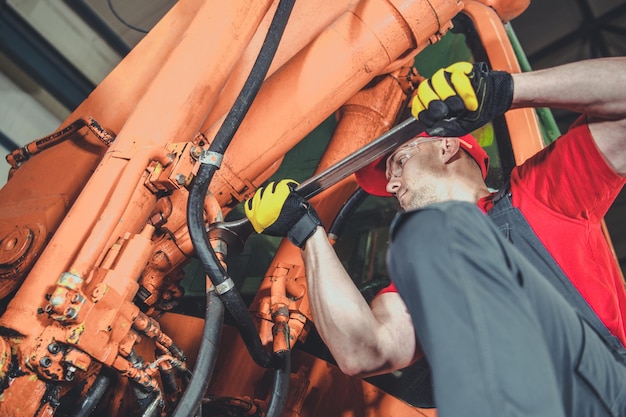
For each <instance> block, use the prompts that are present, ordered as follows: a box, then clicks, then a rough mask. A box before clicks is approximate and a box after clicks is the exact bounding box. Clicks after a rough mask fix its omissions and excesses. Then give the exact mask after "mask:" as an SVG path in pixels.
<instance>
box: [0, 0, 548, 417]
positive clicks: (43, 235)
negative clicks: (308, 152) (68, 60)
mask: <svg viewBox="0 0 626 417" xmlns="http://www.w3.org/2000/svg"><path fill="white" fill-rule="evenodd" d="M527 5H528V2H527V1H485V2H479V1H473V0H468V1H463V2H462V1H459V0H436V1H435V0H320V1H315V2H313V1H304V2H295V3H294V2H293V1H285V0H283V1H270V0H256V1H253V2H250V1H245V0H231V1H220V0H184V1H183V0H181V1H178V2H176V4H175V5H174V6H173V7H172V9H171V10H170V12H169V13H168V14H167V15H166V16H165V17H164V18H163V19H162V20H161V21H160V22H159V23H158V24H157V25H156V26H155V27H154V28H153V29H152V30H151V31H150V33H149V34H148V35H147V36H146V37H145V38H144V39H143V40H142V41H141V42H140V43H139V44H138V45H137V47H136V48H134V49H133V50H132V51H131V52H130V53H129V54H128V55H127V56H126V57H125V58H124V59H123V61H122V62H121V63H120V64H119V65H118V66H117V67H116V68H115V69H114V70H113V71H112V72H111V73H110V74H109V75H108V76H107V77H106V78H105V79H104V80H103V81H102V83H100V84H99V85H98V86H97V87H96V89H95V90H94V91H93V92H92V93H91V94H90V95H89V97H88V98H87V99H86V100H85V101H84V102H83V103H82V104H80V105H79V106H78V107H77V108H76V109H75V110H74V111H73V112H72V113H71V114H70V116H69V117H68V118H67V119H66V120H65V121H64V122H63V123H62V124H61V126H59V128H58V130H57V131H56V132H53V133H51V135H50V136H48V137H45V138H41V139H38V140H35V141H33V142H32V143H31V144H29V145H27V146H26V147H24V148H22V149H19V150H17V151H15V152H13V153H12V154H10V155H9V156H8V157H7V160H8V162H9V163H10V164H11V165H12V169H11V176H10V179H9V181H8V182H7V183H6V185H5V186H4V187H3V188H2V189H0V298H1V299H2V315H1V316H0V331H1V332H0V358H1V360H0V392H1V393H2V395H1V396H0V415H3V416H15V417H31V416H37V417H43V416H55V415H57V416H66V415H71V416H89V415H93V416H113V415H128V416H135V415H137V416H157V415H158V416H183V415H185V416H187V415H189V416H191V415H196V414H198V413H199V411H198V410H200V409H203V410H205V412H204V414H202V415H227V414H226V413H227V412H231V413H234V412H235V411H233V410H237V411H236V412H237V413H239V414H236V415H243V414H245V413H247V414H248V415H273V416H276V415H302V416H308V415H340V414H342V415H343V414H344V413H346V414H352V415H382V414H390V415H396V414H401V415H414V416H423V415H435V412H436V411H435V410H434V409H430V408H424V407H419V406H416V405H411V404H409V403H407V402H406V401H404V400H402V399H400V398H398V397H397V396H396V395H393V394H391V393H390V392H388V391H389V390H385V389H383V388H381V387H379V386H376V385H374V384H372V383H370V382H367V381H362V380H360V379H355V378H351V377H348V376H346V375H343V374H341V372H340V371H339V370H338V368H337V367H335V366H334V365H333V363H332V359H329V358H323V357H320V355H317V356H316V355H314V354H312V353H310V352H306V351H304V350H298V349H296V347H297V346H298V343H304V342H305V341H306V339H307V336H308V335H309V333H310V332H311V320H312V317H311V313H310V310H309V307H308V302H307V296H306V282H305V279H304V276H305V275H304V274H305V273H306V271H305V270H304V266H303V264H302V259H301V257H300V253H299V251H298V250H297V248H295V247H293V246H292V245H290V244H288V243H286V242H282V243H281V244H280V246H279V247H278V249H277V251H276V253H275V255H274V256H273V259H272V261H271V263H270V266H269V268H268V270H267V272H266V273H265V275H264V276H263V277H262V279H260V280H259V282H260V283H259V286H258V289H256V290H255V293H254V296H253V297H252V299H251V300H247V302H246V301H244V300H243V298H242V297H241V295H240V293H239V291H240V286H239V285H237V284H238V283H236V282H234V280H233V279H232V278H231V277H230V276H229V271H231V270H232V269H236V266H237V265H236V264H233V263H232V262H233V261H232V255H233V254H232V253H229V249H230V250H231V251H232V249H233V248H232V247H230V248H229V242H227V241H223V240H221V239H219V238H218V239H213V238H211V237H210V236H209V234H208V232H207V231H208V229H209V226H210V225H211V224H213V223H215V222H220V221H223V220H224V219H225V218H226V217H227V216H229V215H236V213H237V208H238V205H239V203H240V202H241V201H243V200H244V199H246V198H248V197H250V196H251V195H252V194H253V193H254V191H255V190H256V189H257V188H258V187H259V186H260V185H262V184H263V183H264V182H266V181H267V180H268V179H269V178H270V177H272V176H273V175H275V174H277V173H280V171H279V169H280V168H281V164H282V163H283V161H284V160H285V159H286V158H288V155H289V153H290V152H292V151H293V150H294V149H295V148H297V146H299V145H301V144H302V143H304V142H305V140H306V141H311V140H312V139H313V140H321V141H322V142H323V143H321V144H320V143H315V142H314V143H313V146H314V147H315V148H316V149H318V150H319V149H323V150H324V151H323V152H321V153H320V154H319V155H316V156H315V157H313V159H314V161H313V162H314V166H313V167H312V168H313V170H314V172H321V171H322V170H324V169H325V168H327V167H329V166H331V165H332V164H333V163H335V162H337V161H339V160H340V159H342V158H344V157H345V156H347V155H349V154H350V153H352V152H354V151H356V150H358V149H359V148H361V147H363V146H365V145H366V144H368V143H370V142H371V141H372V140H373V139H374V138H376V137H377V136H379V135H380V134H382V133H383V132H385V131H387V130H389V129H390V128H391V127H392V126H394V125H395V124H396V123H397V122H398V121H399V120H400V119H401V118H402V117H406V109H407V100H408V98H409V97H410V95H411V93H412V91H413V89H414V88H415V86H416V85H417V83H418V82H419V80H420V79H421V75H420V74H419V71H417V70H416V67H417V66H418V65H416V64H418V63H419V62H420V59H421V57H422V56H423V53H424V52H425V50H426V49H427V47H429V46H431V45H432V46H435V45H437V44H439V43H440V42H441V40H442V39H444V38H446V37H447V36H448V33H449V32H451V31H453V29H455V28H456V27H457V26H460V27H470V28H471V30H470V32H471V36H474V37H475V38H476V39H479V44H480V46H481V48H482V49H481V52H480V53H479V55H478V56H480V57H481V58H484V59H487V60H489V61H490V62H491V64H492V66H493V67H495V68H499V69H505V70H509V71H514V72H515V71H519V66H518V64H517V60H516V58H515V55H514V53H513V51H512V49H511V47H510V43H509V42H508V39H507V38H506V34H505V32H504V29H503V28H504V23H503V22H506V21H508V20H510V19H512V18H514V17H515V16H517V15H518V14H520V13H521V12H522V11H523V10H524V9H525V8H526V7H527ZM460 23H462V24H460ZM468 36H469V35H468ZM329 121H331V122H330V123H331V124H332V129H331V130H332V132H330V134H329V135H327V136H326V137H324V138H322V139H319V136H316V135H315V132H316V129H319V127H320V126H328V123H329ZM503 122H504V123H505V125H507V126H510V127H512V128H511V129H508V132H509V135H508V136H507V137H506V139H505V140H506V141H507V143H511V144H512V149H513V152H514V154H515V158H518V159H519V158H524V157H526V156H528V155H531V154H532V153H534V152H536V150H538V149H539V148H540V147H541V146H542V140H541V136H540V133H539V128H538V126H537V121H536V119H535V118H534V116H533V114H532V112H528V111H526V110H515V111H512V112H509V113H507V116H506V120H504V121H503ZM516 130H517V131H521V132H523V133H522V135H520V136H515V134H514V133H513V132H515V131H516ZM521 136H524V139H523V140H522V139H521ZM357 188H358V187H357V184H356V182H355V180H354V178H353V177H352V176H350V177H348V178H346V179H344V180H342V181H341V182H340V183H338V184H336V185H335V186H333V187H331V188H330V189H328V190H326V191H324V192H323V193H321V194H319V195H317V196H316V197H314V198H313V199H312V203H313V204H314V205H315V206H316V209H317V211H318V213H319V214H320V216H321V217H322V219H323V221H324V223H325V224H331V223H332V222H333V220H334V219H335V218H336V216H337V214H338V213H339V212H340V210H341V209H342V206H343V205H344V203H345V202H346V201H348V200H349V199H350V198H351V196H352V195H353V194H354V192H355V191H356V190H357ZM198 261H199V262H198ZM194 265H195V266H196V270H195V276H196V277H199V280H200V281H201V282H202V284H203V285H202V286H203V288H204V291H203V292H204V293H205V295H206V298H205V299H204V300H202V303H203V307H204V315H203V316H201V317H195V316H193V315H186V314H184V313H181V312H179V311H180V309H178V310H176V309H175V307H177V306H178V307H180V306H181V305H184V304H185V302H186V300H187V298H186V297H185V288H184V282H183V281H185V280H188V279H190V278H189V276H190V275H194V271H193V268H192V267H193V266H194ZM198 265H199V266H198ZM229 320H230V321H229ZM225 321H227V322H226V323H225ZM272 381H273V382H272ZM206 410H213V411H210V412H209V411H206ZM215 410H222V411H215ZM224 410H227V411H224ZM228 410H230V411H228ZM220 412H222V413H223V414H219V413H220ZM207 413H209V414H207ZM210 413H214V414H210ZM198 415H200V414H198ZM228 415H233V414H228Z"/></svg>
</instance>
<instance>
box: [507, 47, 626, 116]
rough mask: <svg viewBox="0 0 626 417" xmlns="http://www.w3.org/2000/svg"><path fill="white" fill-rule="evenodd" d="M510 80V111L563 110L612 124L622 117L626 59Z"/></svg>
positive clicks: (625, 105)
mask: <svg viewBox="0 0 626 417" xmlns="http://www.w3.org/2000/svg"><path fill="white" fill-rule="evenodd" d="M512 76H513V83H514V93H513V108H519V107H552V108H564V109H568V110H572V111H575V112H580V113H585V114H587V115H589V116H593V117H599V118H603V119H613V120H615V119H621V118H624V117H625V116H626V95H624V94H623V92H624V90H625V89H626V58H622V57H619V58H603V59H594V60H587V61H579V62H574V63H570V64H564V65H560V66H557V67H553V68H549V69H545V70H538V71H533V72H527V73H521V74H512Z"/></svg>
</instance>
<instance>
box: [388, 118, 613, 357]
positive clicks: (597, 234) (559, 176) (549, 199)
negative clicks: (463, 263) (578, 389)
mask: <svg viewBox="0 0 626 417" xmlns="http://www.w3.org/2000/svg"><path fill="white" fill-rule="evenodd" d="M582 120H584V119H582V118H581V119H579V122H578V123H576V124H574V126H572V127H571V128H570V130H569V131H568V132H567V133H565V134H564V135H563V136H562V137H561V138H559V140H557V141H556V142H554V143H552V144H551V145H550V146H548V147H546V148H545V149H543V150H542V151H540V152H539V153H537V154H536V155H534V156H533V157H532V158H530V159H528V160H527V161H526V162H524V163H523V164H522V165H520V166H518V167H516V168H514V169H513V171H512V172H511V192H512V194H513V201H512V202H513V205H514V206H516V207H518V208H519V209H520V211H521V212H522V213H523V214H524V217H525V218H526V220H527V221H528V223H529V224H530V226H531V227H532V229H533V230H534V231H535V233H536V235H537V236H538V237H539V240H540V241H541V242H542V243H543V244H544V245H545V247H546V248H547V249H548V251H549V252H550V253H551V254H552V256H553V257H554V259H555V261H556V262H557V264H558V265H559V266H560V267H561V268H562V269H563V272H565V274H566V275H567V276H568V277H569V278H570V280H571V281H572V283H573V284H574V286H575V287H576V288H577V289H578V290H579V291H580V293H581V294H582V296H583V297H584V298H585V299H586V300H587V302H588V303H589V305H590V306H591V307H592V308H593V310H594V311H595V312H596V314H598V316H599V317H600V319H601V320H602V321H603V322H604V324H605V325H606V326H607V327H608V329H609V330H610V331H611V333H613V334H614V335H615V336H617V337H618V338H619V339H620V340H621V341H622V343H623V344H624V345H626V329H625V327H624V326H625V323H626V291H625V289H624V282H623V281H622V277H621V274H620V272H619V269H618V265H617V263H616V262H615V258H614V256H613V253H612V251H611V249H610V247H609V245H607V242H606V239H605V237H604V234H603V232H602V229H601V225H602V223H601V222H602V219H603V218H604V216H605V215H606V212H607V211H608V209H609V208H610V206H611V204H612V203H613V201H614V200H615V198H616V197H617V195H618V194H619V192H620V190H621V189H622V187H623V185H624V184H625V183H626V178H623V177H621V176H619V175H618V174H616V173H615V171H613V169H611V167H610V166H609V165H608V164H607V163H606V161H605V160H604V157H603V156H602V155H601V154H600V152H599V150H598V148H597V147H596V145H595V143H594V141H593V139H592V137H591V133H590V132H589V128H588V126H587V124H586V123H581V121H582ZM492 198H493V194H492V195H491V196H488V197H486V198H483V199H481V200H480V201H479V202H478V206H479V207H480V208H481V209H483V210H484V211H485V212H486V211H488V210H489V209H491V207H492V206H493V202H492ZM393 291H397V290H396V288H395V286H394V285H393V284H391V285H390V286H389V287H387V288H385V289H383V290H382V291H381V293H384V292H393Z"/></svg>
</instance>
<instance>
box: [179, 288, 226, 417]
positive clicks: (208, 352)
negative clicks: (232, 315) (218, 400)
mask: <svg viewBox="0 0 626 417" xmlns="http://www.w3.org/2000/svg"><path fill="white" fill-rule="evenodd" d="M223 322H224V305H223V304H222V302H221V301H220V299H219V297H218V296H217V294H215V291H213V290H211V291H207V295H206V308H205V314H204V330H203V332H202V341H201V342H200V350H199V351H198V358H197V359H196V364H195V366H194V369H193V374H192V375H193V376H192V377H191V380H190V381H189V385H188V387H187V389H186V390H185V393H184V394H183V396H182V398H181V399H180V402H179V403H178V406H177V407H176V410H175V411H174V414H172V417H190V416H193V413H194V412H195V411H196V410H197V408H198V406H199V405H200V403H201V400H202V394H204V391H205V390H206V388H207V386H208V385H209V381H210V380H211V375H212V374H213V369H214V367H215V362H216V359H217V352H218V349H219V344H220V339H221V335H222V325H223Z"/></svg>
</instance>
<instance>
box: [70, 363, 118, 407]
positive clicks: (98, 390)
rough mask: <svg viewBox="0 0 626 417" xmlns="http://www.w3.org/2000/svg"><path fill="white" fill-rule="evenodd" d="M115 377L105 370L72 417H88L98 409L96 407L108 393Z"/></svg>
mask: <svg viewBox="0 0 626 417" xmlns="http://www.w3.org/2000/svg"><path fill="white" fill-rule="evenodd" d="M112 379H113V377H112V375H111V373H110V371H109V370H108V369H106V368H103V369H102V371H101V372H100V375H98V377H97V378H96V380H95V381H94V382H93V384H92V385H91V387H90V388H89V390H87V393H86V394H85V396H84V397H83V398H82V401H81V402H80V405H79V406H78V407H79V408H78V410H77V411H76V413H74V414H73V415H72V417H88V416H90V415H91V413H92V412H93V411H94V410H95V409H96V406H97V405H98V403H99V402H100V400H101V399H102V396H103V395H104V393H105V392H106V390H107V388H108V387H109V385H110V384H111V381H112Z"/></svg>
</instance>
